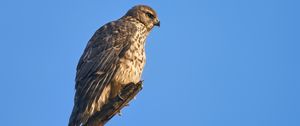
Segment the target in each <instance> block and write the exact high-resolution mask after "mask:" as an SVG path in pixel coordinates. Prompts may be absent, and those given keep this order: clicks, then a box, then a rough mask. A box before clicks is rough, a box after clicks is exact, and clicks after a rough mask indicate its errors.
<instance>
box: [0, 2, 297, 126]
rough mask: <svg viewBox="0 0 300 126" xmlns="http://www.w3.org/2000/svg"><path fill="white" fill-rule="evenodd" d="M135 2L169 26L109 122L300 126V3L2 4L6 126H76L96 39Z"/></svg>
mask: <svg viewBox="0 0 300 126" xmlns="http://www.w3.org/2000/svg"><path fill="white" fill-rule="evenodd" d="M136 4H146V5H150V6H152V7H153V8H154V9H155V10H157V13H158V15H159V18H160V20H161V27H160V28H155V29H154V30H153V31H152V32H151V34H150V36H149V37H148V39H147V45H146V48H147V65H146V68H145V70H144V74H143V79H144V80H145V82H144V89H143V90H142V92H140V93H139V95H138V96H137V99H136V100H134V101H133V102H131V105H130V106H129V107H127V108H125V109H123V116H121V117H120V116H115V117H114V118H113V119H112V120H111V121H110V122H109V123H108V124H107V126H116V125H119V126H120V125H125V126H141V125H142V126H299V125H300V120H299V119H300V99H299V96H300V66H299V64H300V59H299V54H300V50H299V48H300V37H299V36H300V25H299V22H300V17H299V12H300V9H299V5H300V4H299V2H298V1H296V0H226V1H224V0H199V1H171V0H165V1H147V2H144V1H139V0H138V1H121V0H119V1H110V2H108V1H106V2H103V1H100V0H89V1H79V0H65V1H62V0H51V1H40V0H26V1H17V0H2V1H1V2H0V15H1V16H0V19H1V21H0V26H1V27H0V34H1V37H0V42H1V46H0V57H1V62H0V69H1V70H0V82H1V83H0V84H1V88H0V99H1V104H0V110H1V113H0V123H1V125H9V126H20V125H24V126H64V125H67V122H68V119H69V116H70V112H71V110H72V107H73V95H74V78H75V68H76V65H77V62H78V59H79V57H80V55H81V54H82V52H83V49H84V47H85V45H86V43H87V41H88V40H89V39H90V37H91V36H92V34H93V33H94V32H95V30H97V29H98V28H99V27H100V26H102V25H103V24H105V23H106V22H109V21H112V20H116V19H118V18H120V17H121V16H122V15H123V14H124V13H125V12H126V11H127V10H128V9H129V8H131V7H132V6H134V5H136Z"/></svg>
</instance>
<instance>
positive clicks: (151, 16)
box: [146, 12, 154, 19]
mask: <svg viewBox="0 0 300 126" xmlns="http://www.w3.org/2000/svg"><path fill="white" fill-rule="evenodd" d="M146 14H147V16H148V17H149V18H151V19H154V15H153V14H151V13H149V12H147V13H146Z"/></svg>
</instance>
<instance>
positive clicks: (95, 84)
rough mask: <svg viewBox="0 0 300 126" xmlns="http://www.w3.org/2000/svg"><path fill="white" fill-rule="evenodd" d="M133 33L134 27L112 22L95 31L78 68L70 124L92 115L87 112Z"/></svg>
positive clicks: (129, 42)
mask: <svg viewBox="0 0 300 126" xmlns="http://www.w3.org/2000/svg"><path fill="white" fill-rule="evenodd" d="M135 31H136V27H134V25H133V24H130V23H124V22H121V21H115V22H111V23H108V24H106V25H105V26H103V27H101V28H100V29H98V30H97V31H96V33H95V34H94V35H93V37H92V38H91V39H90V41H89V42H88V44H87V47H86V48H85V50H84V53H83V55H82V56H81V58H80V60H79V62H78V65H77V73H76V85H75V89H76V93H75V102H74V108H73V112H72V115H71V117H70V123H69V125H76V126H77V125H80V124H81V123H83V122H84V121H86V119H87V118H86V117H83V116H87V115H89V116H91V114H93V113H89V109H90V108H91V107H93V106H92V104H93V102H94V101H96V100H98V99H99V98H100V97H101V96H100V95H101V92H102V91H103V90H104V88H105V87H106V86H107V85H109V84H110V83H111V81H112V78H113V77H114V74H115V72H116V71H117V69H118V64H119V60H120V58H121V57H122V56H123V54H124V52H126V51H127V50H128V48H129V46H130V44H131V41H132V40H130V38H131V36H132V35H133V32H135ZM97 107H100V106H97Z"/></svg>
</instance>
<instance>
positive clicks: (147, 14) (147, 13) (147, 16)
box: [125, 5, 160, 30]
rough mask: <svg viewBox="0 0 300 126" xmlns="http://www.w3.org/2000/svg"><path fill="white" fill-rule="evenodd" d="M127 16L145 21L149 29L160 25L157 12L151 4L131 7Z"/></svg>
mask: <svg viewBox="0 0 300 126" xmlns="http://www.w3.org/2000/svg"><path fill="white" fill-rule="evenodd" d="M125 16H131V17H133V18H135V19H137V20H139V21H140V22H141V23H143V24H144V25H145V26H146V27H147V29H148V30H151V29H152V28H153V27H154V26H160V21H159V19H158V17H157V14H156V12H155V11H154V10H153V9H152V8H151V7H149V6H146V5H137V6H134V7H133V8H131V9H130V10H129V11H128V12H127V13H126V15H125Z"/></svg>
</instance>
